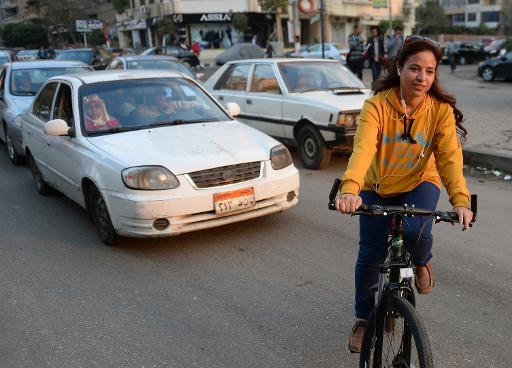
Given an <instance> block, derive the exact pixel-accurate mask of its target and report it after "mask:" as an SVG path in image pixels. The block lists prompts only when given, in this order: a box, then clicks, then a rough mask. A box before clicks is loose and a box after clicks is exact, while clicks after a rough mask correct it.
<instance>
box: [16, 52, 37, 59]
mask: <svg viewBox="0 0 512 368" xmlns="http://www.w3.org/2000/svg"><path fill="white" fill-rule="evenodd" d="M38 51H39V50H21V51H19V52H18V53H17V54H16V56H17V57H18V60H37V53H38Z"/></svg>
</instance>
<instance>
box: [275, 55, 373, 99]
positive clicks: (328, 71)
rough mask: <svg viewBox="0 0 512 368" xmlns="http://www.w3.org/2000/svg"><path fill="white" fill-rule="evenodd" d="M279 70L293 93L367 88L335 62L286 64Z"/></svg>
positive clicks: (281, 64)
mask: <svg viewBox="0 0 512 368" xmlns="http://www.w3.org/2000/svg"><path fill="white" fill-rule="evenodd" d="M279 70H280V71H281V75H282V77H283V79H284V81H285V83H286V86H287V87H288V91H290V92H291V93H294V92H295V93H297V92H307V91H319V90H336V89H354V88H355V89H362V88H365V86H364V84H363V82H361V81H360V80H359V79H358V78H357V77H356V76H355V75H353V74H352V73H351V72H350V71H349V70H348V69H347V68H346V67H344V66H343V65H341V64H340V63H334V62H321V61H320V62H318V61H310V62H308V61H304V62H302V61H301V62H284V63H279Z"/></svg>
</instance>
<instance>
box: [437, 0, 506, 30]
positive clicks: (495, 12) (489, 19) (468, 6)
mask: <svg viewBox="0 0 512 368" xmlns="http://www.w3.org/2000/svg"><path fill="white" fill-rule="evenodd" d="M504 1H507V0H440V3H441V5H442V7H443V8H444V10H445V12H446V14H447V15H448V17H449V19H450V22H451V24H452V25H453V26H463V27H469V28H472V27H474V28H476V27H480V25H481V24H483V25H485V26H486V27H488V28H492V29H496V28H498V27H499V26H500V23H501V22H502V21H503V16H504V14H503V2H504Z"/></svg>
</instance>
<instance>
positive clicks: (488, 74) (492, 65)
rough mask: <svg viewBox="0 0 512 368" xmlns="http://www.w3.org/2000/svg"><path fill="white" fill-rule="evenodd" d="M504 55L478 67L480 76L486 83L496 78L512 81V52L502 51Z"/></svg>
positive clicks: (484, 62)
mask: <svg viewBox="0 0 512 368" xmlns="http://www.w3.org/2000/svg"><path fill="white" fill-rule="evenodd" d="M502 54H503V55H501V56H499V57H495V58H491V59H489V60H486V61H483V62H481V63H480V64H479V65H478V76H479V77H481V78H482V79H483V80H484V81H486V82H490V81H493V80H494V79H496V78H504V79H512V50H509V51H505V52H503V51H502Z"/></svg>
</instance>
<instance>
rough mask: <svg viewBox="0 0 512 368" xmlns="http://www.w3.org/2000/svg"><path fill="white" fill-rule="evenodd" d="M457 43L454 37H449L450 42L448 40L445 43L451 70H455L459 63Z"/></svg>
mask: <svg viewBox="0 0 512 368" xmlns="http://www.w3.org/2000/svg"><path fill="white" fill-rule="evenodd" d="M455 49H456V47H455V43H454V42H453V39H449V40H448V42H446V45H445V49H444V50H445V53H446V56H447V57H448V63H449V64H450V72H452V73H453V72H454V71H455V69H457V63H456V60H455V51H456V50H455Z"/></svg>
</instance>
